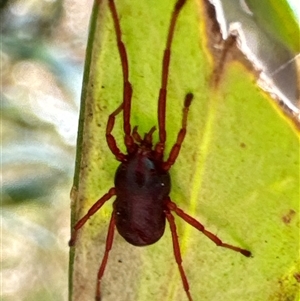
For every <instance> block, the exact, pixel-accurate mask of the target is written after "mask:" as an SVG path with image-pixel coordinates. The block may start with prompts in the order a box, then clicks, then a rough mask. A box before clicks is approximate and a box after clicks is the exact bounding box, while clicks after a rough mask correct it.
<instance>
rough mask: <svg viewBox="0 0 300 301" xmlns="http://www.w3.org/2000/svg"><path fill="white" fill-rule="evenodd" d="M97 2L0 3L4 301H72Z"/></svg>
mask: <svg viewBox="0 0 300 301" xmlns="http://www.w3.org/2000/svg"><path fill="white" fill-rule="evenodd" d="M92 5H93V1H92V0H65V1H62V0H19V1H18V0H13V1H3V0H1V11H0V13H1V77H2V87H1V134H2V156H1V159H2V162H1V163H2V170H1V172H2V179H1V181H2V182H1V187H2V191H1V195H2V197H1V210H2V212H1V214H2V225H1V226H2V233H1V234H2V235H1V240H2V241H1V251H2V254H1V270H0V272H1V300H3V301H10V300H14V301H19V300H22V301H23V300H24V301H25V300H26V301H29V300H32V301H33V300H43V301H47V300H51V301H53V300H55V301H61V300H62V301H64V300H67V290H68V251H69V248H68V240H69V236H70V235H69V233H70V226H69V225H70V209H69V208H70V197H69V194H70V190H71V187H72V180H73V171H74V164H75V147H76V135H77V127H78V114H79V103H80V93H81V85H82V75H83V63H84V58H85V48H86V42H87V36H88V24H89V18H90V13H91V9H92Z"/></svg>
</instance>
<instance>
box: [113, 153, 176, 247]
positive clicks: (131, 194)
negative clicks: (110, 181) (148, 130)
mask: <svg viewBox="0 0 300 301" xmlns="http://www.w3.org/2000/svg"><path fill="white" fill-rule="evenodd" d="M115 187H116V194H117V198H116V200H115V202H114V212H115V220H116V227H117V229H118V232H119V233H120V235H121V236H122V237H123V238H124V239H125V240H126V241H128V242H129V243H130V244H132V245H135V246H146V245H150V244H153V243H155V242H156V241H158V240H159V239H160V238H161V236H162V235H163V234H164V229H165V219H166V218H165V214H164V203H165V199H166V197H167V196H168V195H169V192H170V189H171V181H170V175H169V173H168V172H166V171H163V170H161V169H160V168H158V167H157V166H156V165H155V164H154V162H153V161H152V160H151V159H150V158H149V157H147V156H145V155H142V154H136V155H134V156H133V157H132V158H130V159H129V160H128V161H127V162H126V163H121V164H120V166H119V168H118V169H117V172H116V176H115ZM154 217H155V218H154Z"/></svg>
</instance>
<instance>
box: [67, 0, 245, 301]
mask: <svg viewBox="0 0 300 301" xmlns="http://www.w3.org/2000/svg"><path fill="white" fill-rule="evenodd" d="M108 3H109V9H110V12H111V15H112V18H113V23H114V27H115V32H116V40H117V47H118V51H119V54H120V59H121V65H122V71H123V102H122V104H121V105H120V106H119V107H118V108H117V109H116V110H115V111H114V112H113V113H111V114H110V115H109V117H108V122H107V127H106V141H107V144H108V147H109V149H110V150H111V152H112V153H113V154H114V156H115V157H116V159H117V160H118V161H120V162H121V164H120V165H119V167H118V169H117V171H116V174H115V179H114V184H115V185H114V187H112V188H110V189H109V191H108V192H107V193H106V194H104V195H103V196H102V197H101V198H100V199H99V200H98V201H97V202H96V203H95V204H94V205H93V206H92V207H91V208H90V209H89V211H88V212H87V213H86V214H85V215H84V216H83V217H82V218H81V219H80V220H79V221H78V222H77V223H76V224H75V226H74V229H73V233H72V237H71V240H70V243H69V244H70V246H73V245H74V244H75V241H76V238H77V233H78V230H79V229H80V228H81V227H82V226H83V225H84V224H85V223H86V222H87V221H88V219H89V218H90V217H91V216H92V215H93V214H95V213H96V212H97V211H98V210H99V209H100V208H101V207H102V205H103V204H104V203H105V202H107V201H108V200H109V199H110V198H112V197H113V196H116V199H115V201H114V203H113V211H112V214H111V218H110V223H109V227H108V233H107V239H106V247H105V252H104V256H103V259H102V262H101V265H100V268H99V271H98V276H97V285H96V296H95V299H96V300H97V301H100V300H101V285H100V284H101V280H102V277H103V275H104V270H105V267H106V264H107V260H108V255H109V251H110V250H111V248H112V244H113V238H114V231H115V228H117V230H118V232H119V234H120V235H121V236H122V237H123V238H124V239H125V240H126V241H127V242H128V243H130V244H132V245H134V246H147V245H151V244H154V243H155V242H157V241H158V240H159V239H160V238H161V237H162V235H163V234H164V231H165V224H166V220H167V221H168V223H169V226H170V230H171V234H172V242H173V251H174V257H175V260H176V263H177V265H178V268H179V273H180V276H181V280H182V284H183V288H184V290H185V292H186V295H187V298H188V300H189V301H192V300H193V299H192V296H191V293H190V289H189V284H188V280H187V277H186V274H185V271H184V269H183V266H182V258H181V252H180V246H179V241H178V237H177V231H176V225H175V221H174V217H173V212H174V213H176V214H177V215H178V216H179V217H180V218H182V219H183V220H184V221H185V222H187V223H189V224H190V225H191V226H193V227H194V228H196V229H197V230H199V231H201V232H202V233H203V234H204V235H205V236H207V237H208V238H209V239H210V240H212V241H213V242H214V243H215V244H216V245H217V246H221V247H224V248H228V249H231V250H233V251H236V252H239V253H241V254H242V255H244V256H246V257H249V256H251V253H250V251H248V250H245V249H241V248H239V247H235V246H233V245H230V244H227V243H224V242H222V241H221V240H220V239H219V238H218V237H217V236H216V235H214V234H213V233H211V232H209V231H208V230H206V229H205V228H204V226H203V225H202V224H201V223H200V222H198V221H197V220H196V219H194V218H193V217H191V216H190V215H188V214H186V213H185V212H183V211H182V210H181V209H180V208H178V207H177V205H176V204H175V203H174V202H172V200H171V199H170V197H169V194H170V190H171V178H170V173H169V170H170V168H171V167H172V165H173V164H174V163H175V161H176V159H177V157H178V155H179V152H180V148H181V145H182V143H183V141H184V138H185V135H186V129H187V117H188V112H189V107H190V105H191V102H192V99H193V94H192V93H187V94H186V96H185V100H184V106H183V113H182V126H181V129H180V130H179V132H178V135H177V140H176V142H175V144H174V145H173V147H172V148H171V151H170V154H169V156H168V158H167V159H166V160H164V158H163V157H164V149H165V143H166V128H165V119H166V95H167V82H168V76H169V63H170V56H171V43H172V39H173V35H174V31H175V25H176V21H177V18H178V16H179V13H180V11H181V9H182V7H183V6H184V4H185V3H186V0H177V2H176V4H175V6H174V9H173V12H172V16H171V21H170V25H169V30H168V37H167V42H166V47H165V50H164V56H163V61H162V80H161V88H160V91H159V97H158V136H159V141H158V142H157V143H156V144H155V146H153V144H152V135H153V133H154V131H155V130H156V128H155V127H152V128H151V129H150V130H149V132H148V133H146V134H145V135H144V137H143V138H142V137H141V136H140V134H139V133H138V127H137V126H135V127H134V128H133V129H132V130H131V124H130V114H131V97H132V86H131V83H130V82H129V70H128V59H127V52H126V48H125V46H124V44H123V42H122V33H121V28H120V22H119V17H118V14H117V10H116V6H115V3H114V0H108ZM121 112H123V127H124V136H125V137H124V143H125V146H126V150H127V153H126V154H124V153H122V152H121V151H120V149H119V147H118V146H117V143H116V140H115V138H114V136H113V135H112V130H113V128H114V123H115V118H116V116H117V115H118V114H119V113H121Z"/></svg>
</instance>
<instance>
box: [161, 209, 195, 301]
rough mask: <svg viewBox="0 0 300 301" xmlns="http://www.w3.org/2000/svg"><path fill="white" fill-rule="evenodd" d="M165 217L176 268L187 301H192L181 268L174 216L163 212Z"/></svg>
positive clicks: (166, 211)
mask: <svg viewBox="0 0 300 301" xmlns="http://www.w3.org/2000/svg"><path fill="white" fill-rule="evenodd" d="M165 215H166V218H167V220H168V222H169V225H170V229H171V234H172V241H173V252H174V256H175V260H176V263H177V266H178V269H179V272H180V277H181V280H182V284H183V288H184V290H185V292H186V294H187V297H188V299H189V301H193V299H192V296H191V294H190V287H189V283H188V280H187V278H186V275H185V272H184V269H183V267H182V258H181V252H180V247H179V241H178V235H177V230H176V224H175V221H174V216H173V215H172V213H171V212H170V211H169V210H165Z"/></svg>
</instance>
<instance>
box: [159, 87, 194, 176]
mask: <svg viewBox="0 0 300 301" xmlns="http://www.w3.org/2000/svg"><path fill="white" fill-rule="evenodd" d="M192 99H193V94H191V93H188V94H187V95H186V96H185V100H184V107H183V114H182V126H181V129H180V131H179V132H178V135H177V140H176V143H175V144H174V145H173V147H172V149H171V152H170V154H169V158H168V159H167V161H166V162H164V163H163V165H162V167H163V169H164V170H166V171H167V170H169V169H170V168H171V166H172V165H173V164H174V163H175V161H176V159H177V157H178V155H179V152H180V148H181V144H182V142H183V140H184V137H185V134H186V125H187V116H188V112H189V107H190V105H191V102H192Z"/></svg>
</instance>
